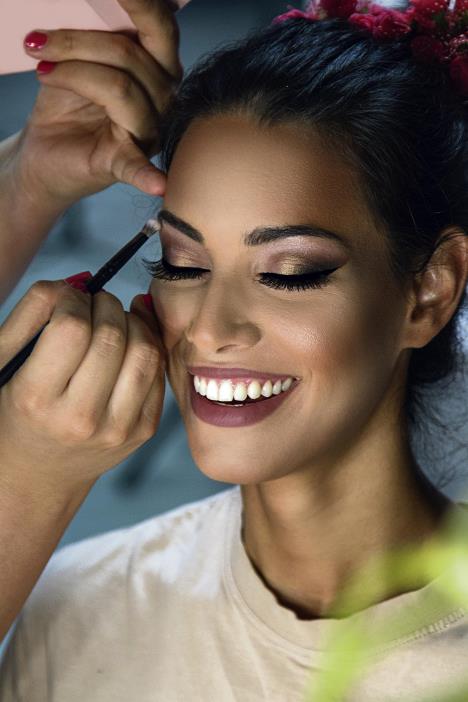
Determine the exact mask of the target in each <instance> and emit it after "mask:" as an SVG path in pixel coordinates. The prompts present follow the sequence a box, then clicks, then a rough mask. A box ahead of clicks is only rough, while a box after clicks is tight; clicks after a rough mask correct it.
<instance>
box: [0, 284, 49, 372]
mask: <svg viewBox="0 0 468 702" xmlns="http://www.w3.org/2000/svg"><path fill="white" fill-rule="evenodd" d="M62 287H63V282H62V281H52V280H38V281H37V282H36V283H34V285H32V286H31V287H30V288H29V290H28V291H27V292H26V293H25V294H24V295H23V297H22V298H21V300H20V301H19V302H18V303H17V304H16V305H15V307H13V309H12V310H11V312H10V314H9V315H8V317H7V318H6V319H5V320H4V322H3V324H2V326H1V327H0V367H3V366H4V365H5V364H6V363H8V361H10V360H11V359H12V358H13V357H14V356H16V354H17V353H18V351H20V350H21V349H22V348H23V347H24V346H26V344H27V343H28V342H29V341H31V339H32V338H33V337H34V336H35V335H36V334H37V332H38V331H39V330H40V329H41V327H43V326H44V324H47V322H48V321H49V319H50V318H51V316H52V313H53V311H54V307H55V305H56V302H57V296H58V291H59V289H61V288H62Z"/></svg>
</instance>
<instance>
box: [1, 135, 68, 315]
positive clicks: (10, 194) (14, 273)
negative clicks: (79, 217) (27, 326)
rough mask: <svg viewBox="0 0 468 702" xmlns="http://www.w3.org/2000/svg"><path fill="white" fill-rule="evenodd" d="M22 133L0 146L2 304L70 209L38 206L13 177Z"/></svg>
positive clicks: (52, 205) (49, 204) (50, 203)
mask: <svg viewBox="0 0 468 702" xmlns="http://www.w3.org/2000/svg"><path fill="white" fill-rule="evenodd" d="M21 135H22V132H17V133H16V134H13V135H12V136H11V137H9V138H8V139H5V140H4V141H2V142H0V232H1V236H0V304H1V303H2V302H3V301H4V300H5V299H6V297H7V296H8V295H9V294H10V292H11V291H12V290H13V288H14V287H15V285H16V283H17V282H18V280H19V279H20V278H21V276H22V275H23V273H24V272H25V270H26V269H27V267H28V266H29V264H30V263H31V261H32V259H33V258H34V256H35V254H36V253H37V251H38V249H39V247H40V246H41V244H42V242H43V241H44V239H45V238H46V236H47V234H48V232H49V231H50V229H51V228H52V227H53V225H54V224H55V222H56V221H57V220H58V219H59V218H60V217H61V215H62V214H63V213H64V211H65V209H66V208H63V207H60V206H59V205H57V204H54V202H53V201H52V200H51V201H50V202H47V203H46V202H45V201H44V200H42V202H36V201H35V200H34V197H33V194H32V193H30V192H28V190H27V188H25V187H24V188H22V187H21V184H20V183H18V182H17V179H18V178H17V177H16V178H15V177H14V176H13V168H12V165H13V163H14V157H15V154H16V153H17V152H18V149H19V144H20V141H21Z"/></svg>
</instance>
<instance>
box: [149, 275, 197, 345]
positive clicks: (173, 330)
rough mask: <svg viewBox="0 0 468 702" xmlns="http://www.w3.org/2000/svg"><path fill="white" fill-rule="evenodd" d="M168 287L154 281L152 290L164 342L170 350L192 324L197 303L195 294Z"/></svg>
mask: <svg viewBox="0 0 468 702" xmlns="http://www.w3.org/2000/svg"><path fill="white" fill-rule="evenodd" d="M168 287H169V286H167V287H166V288H164V287H163V284H162V283H156V282H153V284H152V286H151V292H152V295H153V302H154V309H155V312H156V316H157V318H158V321H159V325H160V328H161V332H162V335H163V343H164V346H165V347H166V349H167V351H168V352H169V351H171V349H172V348H173V347H174V346H175V345H176V344H177V342H178V341H179V339H180V337H181V336H182V334H183V333H184V331H186V329H187V328H188V327H189V326H190V324H191V321H192V319H193V315H194V314H195V305H194V297H193V295H192V296H191V295H190V294H187V292H185V293H184V292H183V291H180V290H179V291H178V292H174V291H172V292H171V291H170V290H169V289H168Z"/></svg>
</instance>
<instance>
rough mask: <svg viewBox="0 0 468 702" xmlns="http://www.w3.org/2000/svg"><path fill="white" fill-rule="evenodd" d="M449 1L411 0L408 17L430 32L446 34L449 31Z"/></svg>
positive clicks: (407, 12)
mask: <svg viewBox="0 0 468 702" xmlns="http://www.w3.org/2000/svg"><path fill="white" fill-rule="evenodd" d="M448 8H449V0H411V7H409V8H408V9H407V11H406V15H407V17H408V19H409V20H410V21H411V22H413V21H414V22H417V24H418V27H419V28H420V29H424V30H426V31H428V32H442V33H443V32H445V31H447V30H448V29H449V22H448V14H447V13H448Z"/></svg>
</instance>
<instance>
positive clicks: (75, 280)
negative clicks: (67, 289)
mask: <svg viewBox="0 0 468 702" xmlns="http://www.w3.org/2000/svg"><path fill="white" fill-rule="evenodd" d="M92 277H93V274H92V273H90V272H89V271H83V273H77V274H76V275H71V276H70V277H69V278H65V279H64V280H65V282H66V283H68V285H71V287H72V288H76V289H77V290H81V291H82V292H88V289H87V287H86V285H85V280H89V279H90V278H92Z"/></svg>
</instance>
